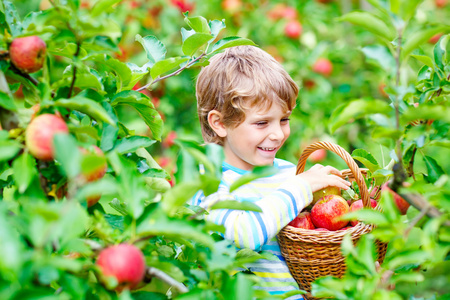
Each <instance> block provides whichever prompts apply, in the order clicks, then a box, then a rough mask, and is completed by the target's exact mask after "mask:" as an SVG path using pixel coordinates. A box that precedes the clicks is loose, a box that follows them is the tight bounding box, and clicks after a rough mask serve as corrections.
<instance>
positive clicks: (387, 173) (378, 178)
mask: <svg viewBox="0 0 450 300" xmlns="http://www.w3.org/2000/svg"><path fill="white" fill-rule="evenodd" d="M393 175H394V172H392V171H391V170H386V169H378V170H376V171H375V172H373V173H372V176H371V177H372V178H374V179H375V185H381V184H383V183H385V182H386V181H387V180H388V179H389V178H390V177H392V176H393Z"/></svg>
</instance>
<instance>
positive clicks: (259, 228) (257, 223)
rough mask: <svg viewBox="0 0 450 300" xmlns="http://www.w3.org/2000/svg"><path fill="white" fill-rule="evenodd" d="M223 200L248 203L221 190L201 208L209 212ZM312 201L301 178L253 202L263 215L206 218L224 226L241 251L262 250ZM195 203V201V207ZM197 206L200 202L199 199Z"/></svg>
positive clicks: (229, 213)
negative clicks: (244, 249) (248, 249)
mask: <svg viewBox="0 0 450 300" xmlns="http://www.w3.org/2000/svg"><path fill="white" fill-rule="evenodd" d="M223 200H238V201H246V200H245V199H242V198H239V199H238V198H236V196H234V195H232V194H230V193H228V192H226V191H220V190H219V191H218V192H217V193H214V194H212V195H210V196H208V197H206V198H205V199H204V200H203V201H202V203H201V206H202V207H203V208H205V209H206V210H208V211H209V208H211V207H212V206H213V205H214V204H215V203H217V202H218V201H223ZM311 201H312V191H311V187H310V185H309V183H308V182H307V181H305V180H303V179H302V178H300V177H299V176H295V177H292V178H291V179H289V180H288V181H286V182H285V183H283V184H282V185H281V186H280V187H279V188H278V189H276V190H274V192H273V193H271V194H269V195H267V196H265V197H264V198H262V199H260V200H258V201H255V202H253V203H254V204H256V205H257V206H259V207H260V208H261V210H262V212H252V211H243V210H232V209H215V210H211V211H209V214H208V215H207V216H206V219H207V220H209V221H211V222H214V223H216V224H219V225H224V226H225V238H227V239H229V240H232V241H234V243H235V245H236V246H237V247H238V248H250V249H253V250H260V248H261V246H262V245H264V244H265V243H267V241H269V240H271V239H272V238H273V237H274V236H275V235H276V234H277V233H278V232H279V231H280V230H281V229H282V228H283V227H284V226H286V225H287V224H288V223H289V222H290V221H292V220H293V219H294V218H295V217H296V216H297V215H298V214H299V213H300V211H301V210H302V209H303V208H304V207H306V206H307V205H308V204H309V203H310V202H311ZM195 202H196V200H195V199H193V202H192V203H193V204H195ZM197 203H198V200H197Z"/></svg>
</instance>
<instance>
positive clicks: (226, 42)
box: [210, 36, 256, 53]
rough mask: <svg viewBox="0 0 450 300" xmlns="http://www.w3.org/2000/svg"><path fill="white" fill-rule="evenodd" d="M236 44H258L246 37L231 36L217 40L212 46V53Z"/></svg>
mask: <svg viewBox="0 0 450 300" xmlns="http://www.w3.org/2000/svg"><path fill="white" fill-rule="evenodd" d="M236 46H256V44H255V43H254V42H253V41H251V40H249V39H246V38H241V37H237V36H229V37H226V38H223V39H221V40H219V41H217V42H216V43H215V44H214V46H213V47H212V49H211V52H210V53H213V52H217V51H220V50H223V49H226V48H230V47H236Z"/></svg>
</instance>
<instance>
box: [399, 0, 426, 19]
mask: <svg viewBox="0 0 450 300" xmlns="http://www.w3.org/2000/svg"><path fill="white" fill-rule="evenodd" d="M422 2H423V0H403V1H402V3H401V9H400V10H399V13H400V16H401V17H402V19H403V20H405V21H408V20H409V19H411V18H412V17H413V16H414V14H415V13H416V10H417V6H418V5H419V4H420V3H422Z"/></svg>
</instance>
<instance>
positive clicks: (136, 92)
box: [0, 0, 269, 299]
mask: <svg viewBox="0 0 450 300" xmlns="http://www.w3.org/2000/svg"><path fill="white" fill-rule="evenodd" d="M44 4H45V5H44V6H45V7H43V8H42V10H39V11H29V12H28V13H27V14H26V15H24V16H21V15H20V14H19V13H18V11H17V10H16V7H15V5H14V3H13V2H10V1H2V2H1V3H0V26H1V28H2V32H1V36H0V37H1V39H0V40H1V44H0V49H1V60H0V120H1V130H0V190H1V193H0V199H1V201H0V223H1V227H2V230H1V233H0V240H1V244H2V245H1V246H0V298H2V299H29V298H30V299H31V298H40V297H42V298H47V299H116V298H120V299H144V298H145V299H148V298H152V299H174V298H176V299H199V298H202V299H223V298H225V299H230V298H239V299H252V298H253V297H255V296H258V297H259V298H265V297H267V295H266V294H263V293H258V292H257V291H254V290H253V289H252V288H251V287H252V286H253V284H254V282H255V279H254V277H253V276H248V275H245V274H238V275H234V276H232V275H233V270H234V269H235V268H236V267H239V266H242V265H243V263H245V262H250V261H253V260H255V259H259V258H260V257H263V256H267V255H269V254H264V253H262V254H258V253H255V252H253V251H247V250H241V251H239V252H237V253H236V250H235V248H234V246H233V245H231V244H230V242H228V241H225V240H223V239H222V238H221V237H220V236H219V235H216V234H213V235H211V233H210V232H211V231H216V232H217V231H218V232H221V231H223V228H222V227H219V226H216V225H214V224H211V223H208V222H205V221H204V220H203V219H202V215H203V214H204V211H202V210H200V209H199V208H198V207H189V206H187V205H184V204H185V203H186V201H187V200H188V199H189V198H190V197H191V196H193V195H194V193H195V192H197V191H198V190H199V189H202V190H204V191H205V192H206V193H211V192H214V191H215V190H216V189H217V186H218V184H219V181H220V175H221V162H222V152H221V149H220V148H218V147H214V146H212V145H210V146H200V145H198V144H197V143H194V142H188V141H185V142H181V141H180V143H179V145H180V147H181V148H182V149H183V151H182V155H181V159H180V161H181V162H182V163H181V164H180V166H179V170H178V174H179V175H178V178H179V182H177V184H176V185H175V186H174V187H171V184H170V182H169V181H170V180H171V177H170V174H168V173H167V172H166V171H165V170H164V169H163V168H162V167H161V166H160V165H159V164H158V163H157V162H156V161H155V159H154V157H153V156H152V153H151V152H152V145H153V144H156V143H160V142H161V136H162V132H163V126H164V121H163V119H162V117H161V115H160V114H159V112H158V111H157V110H156V109H155V105H154V103H153V102H152V100H153V99H152V98H151V97H149V96H148V94H147V93H146V89H151V87H152V86H153V85H154V84H156V83H160V82H162V81H163V80H170V79H169V78H170V77H174V76H176V75H178V74H179V73H181V72H183V71H185V70H188V69H189V68H192V67H194V66H202V65H205V64H207V63H208V59H209V58H210V57H211V56H213V55H214V54H215V53H217V52H218V51H220V50H222V49H225V48H227V47H233V46H238V45H253V44H254V43H253V42H252V41H251V40H248V39H245V38H240V37H237V36H229V37H223V38H221V37H219V34H220V33H221V31H222V30H224V29H225V22H224V21H220V20H211V21H207V20H206V19H205V18H204V17H201V16H194V17H191V16H189V15H188V13H185V14H184V21H185V22H186V25H187V28H184V27H183V28H181V35H179V40H177V42H173V44H174V45H173V46H175V44H178V43H179V44H180V45H181V47H180V48H177V49H176V50H174V49H172V47H167V48H166V46H165V45H164V44H163V43H162V42H161V40H160V39H158V38H157V37H156V36H154V35H144V36H142V35H139V34H136V35H135V40H136V42H137V43H138V44H139V45H140V47H141V52H142V53H143V55H144V57H145V58H146V59H145V63H143V64H141V65H137V64H135V63H131V62H126V61H125V62H124V61H121V60H119V59H117V56H118V53H119V54H121V49H120V47H119V44H120V43H121V42H122V40H121V38H122V27H121V25H120V24H119V23H118V22H117V21H116V19H115V18H114V17H113V16H114V14H116V13H117V10H120V9H121V8H122V7H123V6H122V5H123V4H122V3H120V1H118V0H99V1H96V2H95V3H94V4H93V5H92V6H91V5H90V3H86V2H84V1H77V0H67V1H63V0H61V1H58V0H49V1H47V2H45V3H44ZM41 5H42V3H41ZM179 16H180V17H182V15H181V14H180V15H179ZM171 46H172V45H171ZM173 48H174V47H173ZM169 52H170V53H171V54H170V55H169V54H168V53H169ZM122 54H123V53H122ZM144 79H145V80H146V82H145V83H143V84H141V88H139V87H136V85H137V84H138V83H139V82H142V81H143V80H144ZM130 111H133V112H134V113H137V115H139V119H140V120H141V121H142V122H143V123H145V126H147V127H148V134H147V135H142V134H137V133H136V132H135V130H133V129H132V128H130V127H128V126H127V124H126V122H125V121H124V119H126V116H127V114H128V113H129V112H130ZM199 164H200V165H201V166H202V167H203V168H202V169H201V172H200V171H199V169H198V167H197V166H198V165H199ZM226 205H227V206H228V207H233V208H236V209H253V210H257V209H258V208H257V207H254V206H252V205H246V204H239V203H227V204H226ZM238 295H239V296H238Z"/></svg>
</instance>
